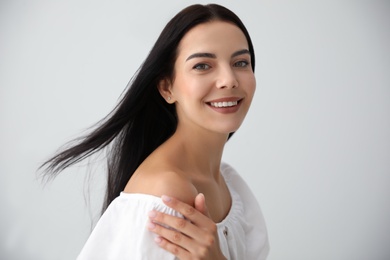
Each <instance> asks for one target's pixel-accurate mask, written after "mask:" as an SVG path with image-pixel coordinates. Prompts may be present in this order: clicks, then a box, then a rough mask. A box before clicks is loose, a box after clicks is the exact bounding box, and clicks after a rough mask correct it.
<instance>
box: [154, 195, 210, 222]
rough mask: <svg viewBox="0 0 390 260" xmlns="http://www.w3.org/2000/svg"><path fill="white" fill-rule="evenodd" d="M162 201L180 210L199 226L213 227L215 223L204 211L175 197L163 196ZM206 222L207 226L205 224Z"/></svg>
mask: <svg viewBox="0 0 390 260" xmlns="http://www.w3.org/2000/svg"><path fill="white" fill-rule="evenodd" d="M161 198H162V201H163V202H164V203H165V204H166V205H167V206H169V207H170V208H172V209H174V210H176V211H177V212H180V213H181V214H182V215H183V216H184V217H185V218H186V219H189V220H190V221H192V222H193V223H195V224H196V225H197V226H199V227H206V228H212V226H213V225H215V223H214V222H212V221H211V220H210V218H208V217H207V216H205V215H203V213H201V212H199V211H197V210H196V209H195V208H193V207H191V206H190V205H188V204H186V203H184V202H181V201H180V200H177V199H175V198H171V197H168V196H165V195H163V196H161ZM205 224H206V226H205Z"/></svg>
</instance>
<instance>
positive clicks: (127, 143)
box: [46, 5, 268, 260]
mask: <svg viewBox="0 0 390 260" xmlns="http://www.w3.org/2000/svg"><path fill="white" fill-rule="evenodd" d="M254 67H255V56H254V50H253V46H252V42H251V39H250V37H249V34H248V32H247V30H246V28H245V27H244V25H243V24H242V22H241V21H240V19H239V18H238V17H237V16H236V15H235V14H234V13H232V12H231V11H230V10H228V9H226V8H224V7H222V6H219V5H205V6H202V5H193V6H190V7H187V8H186V9H184V10H182V11H181V12H180V13H178V14H177V15H176V16H175V17H174V18H173V19H172V20H171V21H170V22H169V23H168V24H167V25H166V27H165V28H164V30H163V31H162V33H161V35H160V37H159V38H158V40H157V42H156V43H155V45H154V47H153V48H152V50H151V52H150V54H149V55H148V57H147V58H146V60H145V62H144V64H143V65H142V66H141V68H140V69H139V71H138V74H137V75H136V76H135V77H134V79H133V80H132V82H130V88H129V90H128V91H127V93H126V94H125V96H124V97H123V99H122V100H121V102H120V103H119V105H118V106H117V107H116V109H115V110H114V111H113V112H112V113H111V114H110V115H109V116H108V117H107V119H106V120H105V121H104V122H103V123H102V125H101V126H99V127H98V128H97V129H96V130H95V131H94V132H92V133H91V134H90V135H88V136H86V137H85V138H84V139H82V140H81V141H80V143H79V144H77V145H75V146H73V147H71V148H69V149H67V150H65V151H63V152H61V153H60V154H58V155H56V156H55V157H53V158H52V159H51V160H49V161H48V162H47V163H46V164H48V166H49V170H50V171H51V172H53V173H58V172H59V171H61V170H63V169H64V168H66V167H68V166H70V165H72V164H74V163H76V162H79V161H80V160H82V159H84V158H86V157H88V156H90V155H91V154H92V153H94V152H96V151H99V150H101V149H103V148H105V147H109V149H110V150H109V158H108V187H107V193H106V199H105V204H104V207H103V210H105V211H104V213H103V215H102V217H101V219H100V220H99V222H98V223H97V225H96V227H95V229H94V230H93V232H92V234H91V236H90V237H89V239H88V241H87V243H86V244H85V246H84V248H83V250H82V251H81V253H80V255H79V258H78V259H177V258H179V259H214V260H215V259H265V258H266V256H267V254H268V240H267V233H266V229H265V224H264V220H263V217H262V214H261V211H260V208H259V206H258V204H257V202H256V199H255V198H254V196H253V194H252V193H251V192H250V191H249V189H248V187H247V185H246V184H245V183H244V181H243V180H242V179H241V178H240V177H239V175H238V174H237V173H236V172H235V171H234V170H233V169H232V168H231V167H230V166H229V165H227V164H223V163H221V157H222V152H223V148H224V145H225V143H226V141H227V140H228V139H229V138H230V136H231V135H232V134H233V133H234V132H235V131H236V130H237V129H238V128H239V126H240V125H241V123H242V121H243V120H244V117H245V115H246V113H247V111H248V109H249V106H250V104H251V101H252V97H253V94H254V91H255V85H256V83H255V77H254ZM206 205H207V207H206ZM216 223H217V224H216Z"/></svg>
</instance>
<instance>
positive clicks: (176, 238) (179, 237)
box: [148, 222, 194, 255]
mask: <svg viewBox="0 0 390 260" xmlns="http://www.w3.org/2000/svg"><path fill="white" fill-rule="evenodd" d="M148 229H149V230H150V231H152V232H153V233H155V234H157V235H158V237H157V238H156V239H155V242H156V243H157V244H160V245H161V244H162V245H164V246H165V247H168V248H169V251H170V252H171V250H172V251H173V252H174V254H175V255H177V254H179V251H183V250H185V251H188V248H191V247H192V246H193V244H194V243H192V239H191V238H189V237H187V236H186V235H184V234H183V233H181V232H179V231H176V230H173V229H169V228H166V227H164V226H162V225H160V224H158V223H155V222H149V223H148ZM158 238H160V239H158ZM162 239H163V240H165V241H163V240H162ZM169 244H172V245H169ZM173 245H176V246H173ZM165 247H164V248H165ZM181 254H182V253H181Z"/></svg>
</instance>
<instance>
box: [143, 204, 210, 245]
mask: <svg viewBox="0 0 390 260" xmlns="http://www.w3.org/2000/svg"><path fill="white" fill-rule="evenodd" d="M149 219H150V221H151V222H152V223H153V224H157V225H159V227H157V229H156V230H157V231H158V232H164V233H159V234H160V235H163V234H164V237H165V235H171V236H173V235H175V236H178V235H177V234H175V233H172V232H168V231H172V229H174V231H177V232H180V233H183V235H185V236H187V237H190V238H192V239H195V240H197V241H202V240H203V239H204V237H205V236H207V232H206V231H205V230H204V229H200V228H198V227H196V226H195V225H194V224H193V223H191V222H190V221H188V220H186V219H183V218H180V217H175V216H172V215H169V214H165V213H162V212H159V211H151V212H150V213H149ZM168 227H169V228H168ZM164 228H165V229H167V231H164V230H163V229H164ZM177 232H176V233H177ZM166 238H167V239H169V240H170V241H172V242H175V243H176V239H174V238H173V237H172V238H170V237H166ZM178 238H180V237H178ZM173 239H174V240H175V241H173ZM182 246H185V245H184V244H183V245H182Z"/></svg>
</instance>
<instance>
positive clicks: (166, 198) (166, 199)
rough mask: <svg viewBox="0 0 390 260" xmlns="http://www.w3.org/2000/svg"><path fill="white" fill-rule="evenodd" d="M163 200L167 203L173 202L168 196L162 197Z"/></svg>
mask: <svg viewBox="0 0 390 260" xmlns="http://www.w3.org/2000/svg"><path fill="white" fill-rule="evenodd" d="M161 199H162V200H163V201H165V202H170V201H171V198H170V197H168V196H166V195H162V196H161Z"/></svg>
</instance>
